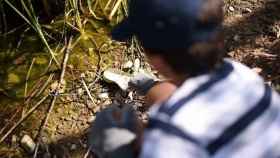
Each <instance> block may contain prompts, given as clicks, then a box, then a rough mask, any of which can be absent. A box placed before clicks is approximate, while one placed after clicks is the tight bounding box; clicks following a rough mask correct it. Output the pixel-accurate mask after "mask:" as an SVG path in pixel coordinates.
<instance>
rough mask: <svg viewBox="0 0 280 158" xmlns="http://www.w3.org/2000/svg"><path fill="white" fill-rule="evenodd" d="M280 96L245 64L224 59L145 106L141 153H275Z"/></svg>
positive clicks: (272, 157)
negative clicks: (218, 65) (146, 121)
mask: <svg viewBox="0 0 280 158" xmlns="http://www.w3.org/2000/svg"><path fill="white" fill-rule="evenodd" d="M279 108H280V97H279V95H278V94H277V93H276V92H275V91H273V90H271V88H269V87H268V86H265V85H264V81H263V79H262V78H261V77H259V76H258V75H257V74H256V73H255V72H253V71H252V70H250V69H249V68H248V67H246V66H244V65H242V64H240V63H237V62H234V61H232V60H229V59H225V62H224V65H223V66H222V67H221V68H220V69H219V70H217V71H216V72H214V73H212V74H205V75H201V76H198V77H194V78H190V79H188V80H186V81H185V82H184V83H183V84H182V86H181V87H179V88H178V90H177V91H176V92H175V93H174V94H173V95H172V96H171V97H170V98H169V99H168V101H166V102H165V103H163V104H162V105H160V106H158V105H154V106H153V107H152V108H151V110H150V122H149V126H148V129H147V130H146V131H145V135H144V143H143V148H142V151H141V154H140V157H141V158H180V157H184V158H194V157H195V158H210V157H211V158H212V157H213V158H245V157H246V158H279V157H280V109H279Z"/></svg>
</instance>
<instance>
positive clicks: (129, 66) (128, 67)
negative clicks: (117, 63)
mask: <svg viewBox="0 0 280 158" xmlns="http://www.w3.org/2000/svg"><path fill="white" fill-rule="evenodd" d="M132 66H133V62H132V61H128V62H126V63H125V64H124V65H123V68H125V69H130V68H132Z"/></svg>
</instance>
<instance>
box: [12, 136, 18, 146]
mask: <svg viewBox="0 0 280 158" xmlns="http://www.w3.org/2000/svg"><path fill="white" fill-rule="evenodd" d="M17 141H18V137H17V136H16V135H12V146H13V147H15V146H17Z"/></svg>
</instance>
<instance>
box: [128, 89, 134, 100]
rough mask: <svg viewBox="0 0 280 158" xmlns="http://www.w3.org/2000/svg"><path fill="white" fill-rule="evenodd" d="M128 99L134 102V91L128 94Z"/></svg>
mask: <svg viewBox="0 0 280 158" xmlns="http://www.w3.org/2000/svg"><path fill="white" fill-rule="evenodd" d="M128 97H129V99H130V100H133V92H132V91H131V92H129V93H128Z"/></svg>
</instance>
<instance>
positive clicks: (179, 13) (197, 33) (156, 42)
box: [112, 0, 220, 50]
mask: <svg viewBox="0 0 280 158" xmlns="http://www.w3.org/2000/svg"><path fill="white" fill-rule="evenodd" d="M204 1H205V0H130V3H129V16H128V18H127V19H125V20H124V21H123V22H121V23H120V24H118V25H117V26H116V27H115V28H114V29H113V31H112V37H113V39H115V40H118V41H125V40H127V39H129V38H130V37H132V36H133V35H136V36H137V37H138V39H139V40H140V42H141V43H142V44H143V46H144V47H145V48H153V49H160V50H167V49H182V48H188V47H189V46H190V45H191V44H193V43H194V42H198V41H206V40H208V39H209V38H211V37H212V35H213V34H214V33H215V32H216V31H217V29H218V28H219V26H220V24H218V23H212V24H202V23H201V22H200V21H199V19H198V18H199V14H200V12H201V9H202V6H203V2H204Z"/></svg>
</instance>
